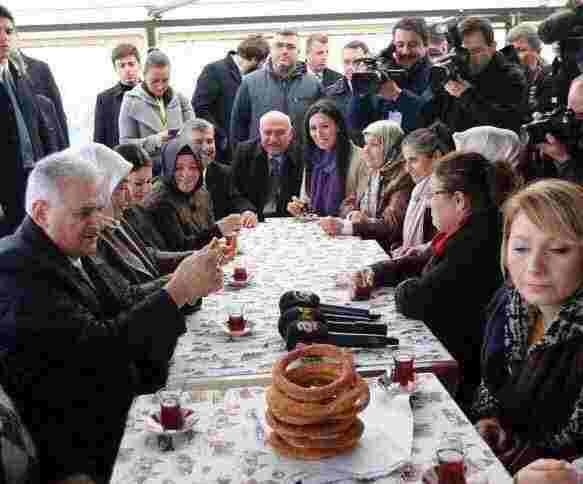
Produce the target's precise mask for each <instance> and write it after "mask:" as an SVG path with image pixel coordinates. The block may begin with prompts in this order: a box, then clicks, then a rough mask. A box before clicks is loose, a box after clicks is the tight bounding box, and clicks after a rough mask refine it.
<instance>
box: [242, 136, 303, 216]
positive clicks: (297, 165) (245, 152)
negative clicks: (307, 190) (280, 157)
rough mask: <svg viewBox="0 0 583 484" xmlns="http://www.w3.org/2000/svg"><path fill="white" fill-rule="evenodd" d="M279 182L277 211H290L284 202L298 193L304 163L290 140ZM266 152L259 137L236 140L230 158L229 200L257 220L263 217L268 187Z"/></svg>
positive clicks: (279, 214) (277, 213) (282, 212)
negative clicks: (231, 160)
mask: <svg viewBox="0 0 583 484" xmlns="http://www.w3.org/2000/svg"><path fill="white" fill-rule="evenodd" d="M285 158H286V159H285V163H283V166H282V171H281V177H280V183H281V192H280V195H281V196H280V198H279V200H278V201H277V212H276V215H278V216H280V217H283V216H286V215H289V213H288V212H287V202H289V201H290V200H291V197H292V195H299V193H300V186H301V184H302V170H303V165H302V161H301V157H300V153H299V149H298V146H297V145H296V144H295V143H291V144H290V146H289V148H288V150H287V152H286V153H285ZM268 163H269V161H268V159H267V153H265V151H264V150H263V147H262V146H261V140H260V139H254V140H249V141H245V142H243V143H239V146H238V147H237V151H236V152H235V157H234V159H233V174H232V193H231V196H232V203H233V207H234V208H235V211H237V212H240V213H243V212H244V211H245V210H251V211H252V212H255V213H256V214H257V218H258V219H259V220H260V221H263V220H264V219H265V217H264V215H263V210H264V208H265V203H266V198H267V196H268V191H269V186H268V184H269V166H268Z"/></svg>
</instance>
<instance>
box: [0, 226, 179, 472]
mask: <svg viewBox="0 0 583 484" xmlns="http://www.w3.org/2000/svg"><path fill="white" fill-rule="evenodd" d="M96 287H98V286H96ZM102 296H103V295H102V294H100V293H99V291H96V290H95V289H93V288H92V286H91V285H90V284H89V283H88V282H87V280H86V279H85V278H84V277H83V276H82V275H81V274H80V273H79V272H77V270H76V269H75V268H74V266H73V265H72V264H71V261H70V260H69V259H68V258H67V257H66V256H65V255H64V254H63V253H62V252H61V251H60V250H59V249H58V248H57V246H56V245H55V244H54V243H53V242H52V241H51V240H50V239H49V238H48V237H47V236H46V235H45V233H44V232H43V231H42V229H40V228H39V227H38V226H37V225H36V224H35V223H34V222H33V221H32V220H31V219H30V218H26V219H25V221H24V222H23V224H22V226H21V228H20V229H19V230H18V231H17V232H16V233H15V234H14V235H12V236H10V237H6V238H4V239H2V240H0V314H1V320H0V327H2V328H3V332H2V333H3V334H2V338H3V340H2V344H3V346H4V349H5V350H6V351H7V356H6V364H7V368H8V372H7V373H8V377H7V379H8V381H7V382H6V389H7V392H8V393H9V394H10V395H11V396H12V397H13V398H14V401H15V404H16V406H17V408H18V411H19V412H20V415H21V416H22V418H23V421H24V423H25V425H26V426H27V428H28V429H29V431H30V432H31V434H32V438H33V440H34V442H35V444H36V445H37V449H38V451H39V455H40V461H41V468H42V476H41V477H42V479H41V480H42V482H47V481H49V480H51V479H58V478H62V477H63V476H66V475H71V474H74V473H78V472H79V473H87V474H89V475H93V476H107V474H108V472H109V470H110V466H111V465H112V463H113V460H114V459H115V455H116V453H117V448H118V445H119V440H120V438H121V436H122V434H123V430H124V427H125V425H124V424H125V417H126V412H127V410H128V408H129V406H130V404H131V401H132V398H133V397H134V394H135V392H134V390H135V388H136V387H135V371H134V365H133V362H134V361H142V360H144V359H151V360H152V361H157V360H159V361H165V362H167V361H168V358H169V355H171V353H172V351H173V348H174V346H175V343H176V339H177V337H178V336H179V335H180V334H181V333H182V332H184V331H185V327H184V319H183V317H182V316H181V315H180V313H179V311H178V308H177V307H176V305H175V304H174V303H173V302H172V301H171V299H170V297H169V295H168V294H167V293H166V291H163V290H160V291H157V292H155V293H153V294H152V295H150V296H148V297H147V298H145V299H144V300H143V301H142V302H140V303H138V304H136V305H134V306H133V307H131V308H129V309H127V310H125V311H122V312H121V313H119V314H118V315H116V316H115V317H107V316H106V314H107V313H109V312H110V311H109V308H108V303H107V302H104V301H103V298H102ZM161 322H163V324H160V323H161Z"/></svg>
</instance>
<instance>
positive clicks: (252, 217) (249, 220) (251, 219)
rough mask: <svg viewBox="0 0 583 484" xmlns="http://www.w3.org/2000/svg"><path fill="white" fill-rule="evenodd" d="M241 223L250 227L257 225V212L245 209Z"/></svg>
mask: <svg viewBox="0 0 583 484" xmlns="http://www.w3.org/2000/svg"><path fill="white" fill-rule="evenodd" d="M241 225H242V226H243V227H247V228H248V229H252V228H255V227H257V214H256V213H255V212H252V211H251V210H245V211H244V212H243V213H242V214H241Z"/></svg>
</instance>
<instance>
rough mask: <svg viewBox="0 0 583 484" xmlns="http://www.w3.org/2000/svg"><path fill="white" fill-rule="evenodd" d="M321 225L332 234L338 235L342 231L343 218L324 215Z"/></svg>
mask: <svg viewBox="0 0 583 484" xmlns="http://www.w3.org/2000/svg"><path fill="white" fill-rule="evenodd" d="M320 227H322V230H323V231H324V232H326V233H327V234H328V235H330V236H334V235H338V234H339V233H340V232H341V231H342V220H341V219H339V218H337V217H322V218H321V219H320Z"/></svg>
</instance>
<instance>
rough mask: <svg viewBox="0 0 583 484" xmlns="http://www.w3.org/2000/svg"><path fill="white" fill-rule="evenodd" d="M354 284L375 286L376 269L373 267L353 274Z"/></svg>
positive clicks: (356, 285) (357, 285)
mask: <svg viewBox="0 0 583 484" xmlns="http://www.w3.org/2000/svg"><path fill="white" fill-rule="evenodd" d="M352 285H353V286H354V287H374V271H373V269H372V268H371V267H365V268H364V269H362V270H360V271H357V272H355V273H353V274H352Z"/></svg>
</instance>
